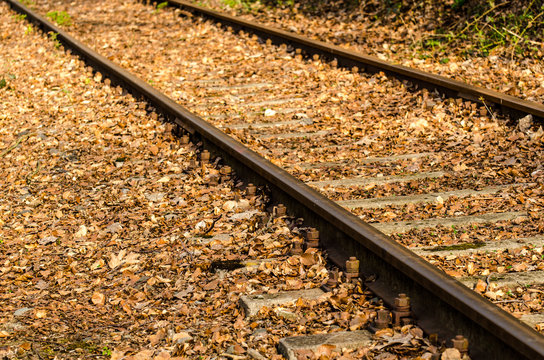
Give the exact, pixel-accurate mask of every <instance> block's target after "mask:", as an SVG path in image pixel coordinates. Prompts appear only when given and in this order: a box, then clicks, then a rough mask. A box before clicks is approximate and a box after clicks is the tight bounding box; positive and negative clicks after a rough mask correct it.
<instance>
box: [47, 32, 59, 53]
mask: <svg viewBox="0 0 544 360" xmlns="http://www.w3.org/2000/svg"><path fill="white" fill-rule="evenodd" d="M48 34H49V37H50V38H51V40H52V41H53V43H54V44H55V49H58V48H60V45H61V43H60V41H59V40H58V39H57V37H58V36H59V34H57V33H56V32H52V31H50V32H49V33H48Z"/></svg>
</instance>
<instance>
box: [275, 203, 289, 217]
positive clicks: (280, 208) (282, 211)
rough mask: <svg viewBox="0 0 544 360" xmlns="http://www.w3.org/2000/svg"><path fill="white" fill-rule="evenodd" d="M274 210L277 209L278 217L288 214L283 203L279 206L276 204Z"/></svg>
mask: <svg viewBox="0 0 544 360" xmlns="http://www.w3.org/2000/svg"><path fill="white" fill-rule="evenodd" d="M274 210H275V214H276V217H282V216H285V215H286V214H287V208H286V207H285V205H283V204H278V206H276V207H275V208H274Z"/></svg>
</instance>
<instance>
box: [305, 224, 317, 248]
mask: <svg viewBox="0 0 544 360" xmlns="http://www.w3.org/2000/svg"><path fill="white" fill-rule="evenodd" d="M318 246H319V231H317V229H315V228H311V229H310V230H308V231H307V232H306V247H308V248H316V247H318Z"/></svg>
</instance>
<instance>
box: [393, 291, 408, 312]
mask: <svg viewBox="0 0 544 360" xmlns="http://www.w3.org/2000/svg"><path fill="white" fill-rule="evenodd" d="M409 309H410V298H409V297H408V296H406V294H399V297H397V298H395V310H397V311H405V310H409Z"/></svg>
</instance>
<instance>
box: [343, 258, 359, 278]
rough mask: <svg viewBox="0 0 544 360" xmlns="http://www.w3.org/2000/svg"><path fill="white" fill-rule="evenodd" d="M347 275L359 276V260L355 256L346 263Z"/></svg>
mask: <svg viewBox="0 0 544 360" xmlns="http://www.w3.org/2000/svg"><path fill="white" fill-rule="evenodd" d="M346 273H347V274H348V275H350V274H359V260H357V258H356V257H355V256H351V257H350V258H349V260H347V261H346Z"/></svg>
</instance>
